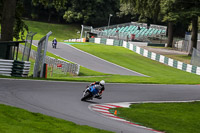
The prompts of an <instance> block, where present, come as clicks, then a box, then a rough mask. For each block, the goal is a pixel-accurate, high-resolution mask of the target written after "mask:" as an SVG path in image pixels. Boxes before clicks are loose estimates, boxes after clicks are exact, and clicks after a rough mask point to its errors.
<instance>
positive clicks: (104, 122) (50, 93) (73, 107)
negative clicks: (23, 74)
mask: <svg viewBox="0 0 200 133" xmlns="http://www.w3.org/2000/svg"><path fill="white" fill-rule="evenodd" d="M0 84H1V86H0V103H4V104H8V105H12V106H16V107H20V108H23V109H26V110H29V111H31V112H39V113H42V114H45V115H49V116H54V117H57V118H62V119H65V120H69V121H72V122H75V123H77V124H80V125H88V126H92V127H95V128H99V129H105V130H110V131H114V132H116V133H121V132H123V133H152V131H149V130H145V129H143V128H139V127H135V126H132V125H129V124H125V123H121V122H119V121H115V120H113V119H109V118H106V117H102V116H101V115H99V114H98V113H97V112H93V111H90V110H89V109H88V106H89V105H90V104H101V103H117V102H144V101H186V100H199V99H200V86H199V85H144V84H106V86H105V87H106V90H105V91H104V94H103V98H102V99H101V100H99V99H94V100H93V101H91V102H82V101H81V100H80V99H81V96H82V92H83V90H84V89H85V86H86V85H88V84H89V83H73V82H55V81H31V80H13V79H0Z"/></svg>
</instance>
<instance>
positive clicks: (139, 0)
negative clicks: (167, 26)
mask: <svg viewBox="0 0 200 133" xmlns="http://www.w3.org/2000/svg"><path fill="white" fill-rule="evenodd" d="M160 2H161V0H121V5H123V4H127V5H130V7H132V12H134V13H135V14H138V15H139V21H141V22H148V21H150V20H151V22H152V23H154V24H156V23H158V21H160V20H161V15H160V10H161V9H160ZM127 7H128V6H127Z"/></svg>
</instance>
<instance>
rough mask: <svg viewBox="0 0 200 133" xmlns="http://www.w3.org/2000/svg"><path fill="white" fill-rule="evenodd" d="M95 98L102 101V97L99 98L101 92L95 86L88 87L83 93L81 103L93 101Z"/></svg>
mask: <svg viewBox="0 0 200 133" xmlns="http://www.w3.org/2000/svg"><path fill="white" fill-rule="evenodd" d="M93 98H97V99H101V97H99V90H98V89H96V88H95V85H93V86H87V88H86V90H85V91H83V97H82V98H81V101H87V100H92V99H93Z"/></svg>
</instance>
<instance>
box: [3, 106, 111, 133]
mask: <svg viewBox="0 0 200 133" xmlns="http://www.w3.org/2000/svg"><path fill="white" fill-rule="evenodd" d="M0 132H1V133H111V132H109V131H105V130H100V129H96V128H91V127H89V126H80V125H77V124H75V123H72V122H69V121H65V120H61V119H57V118H53V117H50V116H45V115H42V114H39V113H32V112H28V111H26V110H23V109H19V108H15V107H10V106H6V105H2V104H0Z"/></svg>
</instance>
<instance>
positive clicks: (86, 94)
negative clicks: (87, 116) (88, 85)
mask: <svg viewBox="0 0 200 133" xmlns="http://www.w3.org/2000/svg"><path fill="white" fill-rule="evenodd" d="M90 97H91V94H90V93H89V92H88V91H87V92H85V95H84V96H83V97H82V98H81V101H86V100H87V99H89V98H90Z"/></svg>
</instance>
